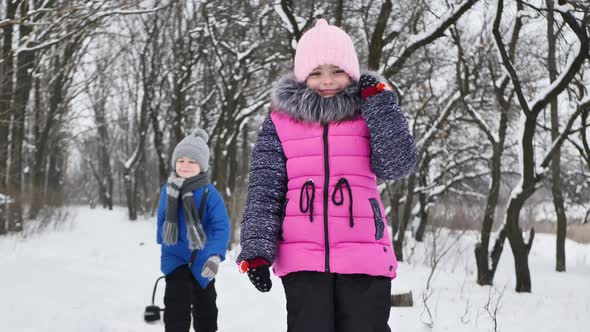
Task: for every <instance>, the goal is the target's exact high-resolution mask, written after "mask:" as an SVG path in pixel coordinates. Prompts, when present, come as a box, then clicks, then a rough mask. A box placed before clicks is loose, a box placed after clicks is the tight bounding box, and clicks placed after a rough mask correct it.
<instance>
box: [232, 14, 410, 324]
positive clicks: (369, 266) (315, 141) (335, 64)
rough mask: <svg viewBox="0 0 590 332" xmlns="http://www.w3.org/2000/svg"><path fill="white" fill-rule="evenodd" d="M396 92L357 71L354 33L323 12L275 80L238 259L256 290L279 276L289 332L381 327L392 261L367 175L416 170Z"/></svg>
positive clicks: (388, 177)
mask: <svg viewBox="0 0 590 332" xmlns="http://www.w3.org/2000/svg"><path fill="white" fill-rule="evenodd" d="M416 159H417V152H416V144H415V141H414V138H413V137H412V135H411V134H410V132H409V130H408V124H407V121H406V119H405V118H404V116H403V114H402V113H401V111H400V110H399V108H398V105H397V99H396V96H395V94H394V92H393V91H391V89H390V88H389V87H388V86H387V85H386V84H384V83H379V80H378V79H377V78H375V77H374V76H372V75H362V76H361V75H360V72H359V63H358V60H357V56H356V53H355V50H354V46H353V43H352V39H351V38H350V37H349V36H348V35H347V34H346V33H345V32H344V31H342V30H341V29H339V28H337V27H335V26H330V25H328V23H327V22H326V21H325V20H323V19H320V20H319V21H318V22H317V23H316V25H315V27H314V28H312V29H310V30H309V31H307V32H306V33H305V34H304V35H303V36H302V38H301V40H300V41H299V43H298V45H297V50H296V54H295V68H294V76H293V75H289V76H285V77H283V78H281V79H280V80H279V81H278V82H277V83H275V85H274V87H273V93H272V111H271V113H270V115H269V116H268V117H267V118H266V119H265V121H264V123H263V125H262V129H261V131H260V133H259V136H258V139H257V141H256V144H255V146H254V149H253V154H252V160H251V164H250V183H249V188H248V197H247V201H246V206H245V210H244V219H243V222H242V226H241V246H242V251H241V253H240V255H239V256H238V263H239V264H240V268H241V270H242V271H247V272H248V275H249V277H250V280H251V281H252V283H253V284H254V285H255V287H256V288H257V289H258V290H260V291H261V292H267V291H269V290H270V288H271V280H270V274H269V267H270V266H271V265H272V267H273V271H274V273H275V275H277V276H278V277H281V280H282V283H283V286H284V289H285V295H286V300H287V325H288V331H289V332H291V331H293V332H303V331H305V332H314V331H318V332H319V331H322V332H335V331H338V332H349V331H350V332H359V331H375V332H385V331H390V329H389V327H388V325H387V321H388V318H389V310H390V294H391V279H393V278H395V276H396V268H397V261H396V259H395V255H394V252H393V248H392V246H391V241H390V237H389V232H388V230H387V227H385V226H386V219H385V212H384V209H383V204H382V202H381V199H380V196H379V191H378V190H377V183H376V177H379V178H382V179H385V180H393V179H398V178H401V177H404V176H406V175H408V174H409V173H410V172H412V171H413V168H414V165H415V163H416Z"/></svg>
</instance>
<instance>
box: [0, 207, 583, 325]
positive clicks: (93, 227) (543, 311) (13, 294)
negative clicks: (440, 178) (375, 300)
mask: <svg viewBox="0 0 590 332" xmlns="http://www.w3.org/2000/svg"><path fill="white" fill-rule="evenodd" d="M73 214H74V218H73V220H74V221H73V222H69V223H66V224H65V225H62V226H61V227H60V228H59V229H57V230H55V231H51V232H49V231H47V232H45V233H43V234H41V235H34V236H31V237H29V238H28V239H26V240H22V239H20V238H17V237H14V236H11V237H4V238H0V267H1V269H2V271H1V273H0V294H1V299H2V301H0V331H11V332H20V331H23V332H37V331H60V332H80V331H82V332H95V331H105V332H117V331H138V332H139V331H148V332H149V331H163V330H164V327H163V324H162V323H159V324H155V325H148V324H145V323H144V322H143V318H142V315H143V309H144V307H145V306H146V305H148V304H149V302H150V300H151V289H152V286H153V282H154V281H155V279H156V278H157V277H158V276H159V275H160V273H159V267H158V264H159V248H158V246H157V245H156V244H155V243H154V242H155V241H154V239H155V235H154V232H155V231H154V228H155V221H154V220H141V221H138V222H133V223H132V222H128V221H126V220H125V210H124V209H122V208H117V209H115V210H114V211H103V210H90V209H87V208H76V209H73ZM553 247H554V237H553V236H549V235H539V236H538V237H537V238H536V239H535V245H534V246H533V252H532V253H531V270H532V272H531V273H532V275H533V291H534V292H533V293H532V294H516V293H515V292H514V291H513V287H514V281H513V272H512V270H513V265H512V260H511V257H510V252H509V250H510V248H509V246H506V249H505V252H504V255H503V256H502V262H501V265H500V267H499V270H498V276H497V279H496V285H497V286H496V287H497V288H498V289H499V290H500V291H501V290H502V288H503V287H504V286H505V285H506V289H505V290H504V294H503V295H502V299H501V301H500V309H499V312H498V324H499V327H498V331H535V332H539V331H562V330H563V331H568V332H576V331H580V332H581V331H587V328H588V326H590V246H588V245H580V244H576V243H573V242H568V243H567V254H568V272H567V273H565V274H558V273H555V272H553V252H554V250H553ZM472 248H473V237H472V236H470V237H464V238H462V239H461V241H460V242H459V245H458V247H456V248H454V249H453V250H451V252H450V253H449V257H447V259H445V262H444V264H443V267H442V268H441V269H440V270H439V272H438V273H437V274H435V277H434V281H433V286H432V289H433V293H432V296H431V297H430V300H429V307H430V310H431V311H432V314H433V320H434V325H433V327H432V328H429V327H428V326H427V325H426V324H424V323H422V322H427V321H428V317H427V315H426V314H425V313H424V314H423V306H422V305H421V302H420V301H421V300H420V299H421V296H422V292H423V291H424V288H425V285H426V279H427V277H428V273H429V269H428V267H427V266H424V265H421V264H418V263H421V262H422V261H423V258H421V256H420V255H421V254H422V255H423V252H424V249H423V247H421V246H418V247H417V248H416V251H415V254H414V257H412V262H413V264H412V265H408V264H401V265H400V271H399V275H400V277H399V279H396V281H394V284H393V285H394V287H393V288H394V292H402V291H407V290H412V291H413V293H414V301H415V306H414V307H413V308H404V309H402V308H393V309H392V311H391V319H390V325H391V327H392V331H404V332H405V331H493V328H492V322H491V320H490V318H489V315H488V314H487V312H486V311H485V310H484V306H485V304H486V302H487V299H488V294H489V293H488V290H489V288H487V287H485V288H482V287H478V286H476V285H474V282H473V279H474V276H473V274H472V273H473V271H472V269H473V266H472V265H473V263H472V256H471V255H472ZM234 258H235V253H233V252H232V253H229V254H228V260H227V261H226V262H225V263H224V264H223V265H222V267H221V272H220V275H219V276H218V278H217V291H218V306H219V311H220V314H219V330H220V331H222V332H225V331H229V332H249V331H252V332H254V331H256V332H280V331H285V330H286V328H285V325H286V323H285V321H286V314H285V309H284V308H285V301H284V299H283V296H282V295H283V293H282V292H283V290H282V287H281V284H280V282H279V280H278V279H274V280H273V281H274V285H273V290H272V291H271V292H270V293H268V294H261V293H259V292H258V291H256V290H255V289H254V288H253V287H252V286H251V285H250V284H249V281H248V280H247V278H246V277H244V276H243V275H240V274H239V273H238V272H237V269H236V268H235V265H234V263H233V260H234ZM162 286H163V282H161V287H160V288H159V293H158V295H157V299H156V302H157V304H160V305H161V303H162V302H161V299H162V297H163V287H162ZM492 293H493V294H494V292H492ZM494 296H497V295H494ZM466 308H467V309H466Z"/></svg>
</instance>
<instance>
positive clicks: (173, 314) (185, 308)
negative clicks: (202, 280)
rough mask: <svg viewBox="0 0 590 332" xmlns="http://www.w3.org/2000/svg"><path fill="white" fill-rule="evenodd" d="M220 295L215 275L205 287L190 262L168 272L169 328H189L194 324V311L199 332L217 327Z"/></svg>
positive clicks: (178, 331)
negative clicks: (216, 301)
mask: <svg viewBox="0 0 590 332" xmlns="http://www.w3.org/2000/svg"><path fill="white" fill-rule="evenodd" d="M216 299H217V293H216V292H215V279H214V280H211V282H210V283H209V284H208V285H207V287H206V288H205V289H203V288H201V285H199V283H198V282H197V281H196V280H195V278H194V277H193V275H192V273H191V271H190V270H189V268H188V266H187V265H183V266H180V267H179V268H177V269H176V270H174V272H172V273H170V274H169V275H167V276H166V293H165V294H164V306H165V308H164V325H165V330H166V332H188V331H189V330H190V325H191V311H192V316H193V327H194V329H195V331H196V332H214V331H217V305H216V304H215V300H216Z"/></svg>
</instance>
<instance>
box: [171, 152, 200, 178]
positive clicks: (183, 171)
mask: <svg viewBox="0 0 590 332" xmlns="http://www.w3.org/2000/svg"><path fill="white" fill-rule="evenodd" d="M175 170H176V175H178V177H181V178H185V179H186V178H190V177H193V176H195V175H198V174H199V173H201V167H200V166H199V164H198V163H197V162H196V161H195V160H192V159H190V158H187V157H180V158H178V159H176V167H175Z"/></svg>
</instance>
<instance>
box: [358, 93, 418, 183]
mask: <svg viewBox="0 0 590 332" xmlns="http://www.w3.org/2000/svg"><path fill="white" fill-rule="evenodd" d="M361 113H362V115H363V118H364V119H365V121H366V122H367V126H368V127H369V133H370V136H371V138H370V141H371V168H372V169H373V172H375V174H376V175H377V177H379V178H381V179H383V180H396V179H399V178H403V177H405V176H407V175H409V174H411V173H412V172H413V171H414V166H415V165H416V160H417V159H418V151H417V149H416V141H415V140H414V137H413V136H412V134H411V133H410V130H409V128H408V121H407V120H406V118H405V117H404V115H403V114H402V112H401V111H400V109H399V106H398V104H397V97H396V95H395V93H394V92H393V91H383V92H381V93H379V94H377V95H374V96H372V97H369V98H368V99H367V101H366V102H365V103H364V104H363V106H362V108H361Z"/></svg>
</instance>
